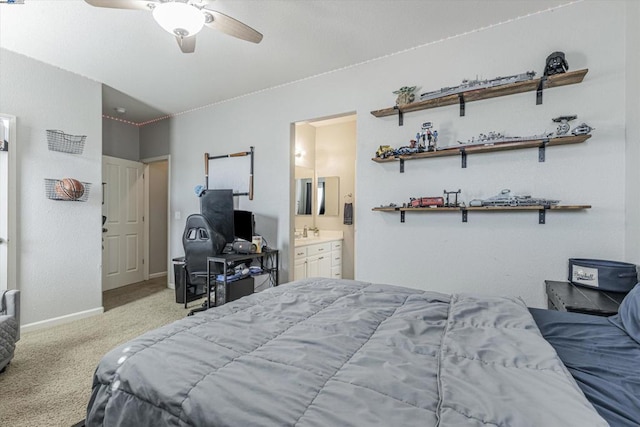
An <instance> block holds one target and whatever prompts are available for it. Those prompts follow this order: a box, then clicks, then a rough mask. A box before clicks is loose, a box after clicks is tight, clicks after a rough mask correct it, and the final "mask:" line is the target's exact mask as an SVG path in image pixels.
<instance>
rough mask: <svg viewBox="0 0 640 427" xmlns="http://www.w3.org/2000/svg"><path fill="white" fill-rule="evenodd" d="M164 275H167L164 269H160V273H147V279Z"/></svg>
mask: <svg viewBox="0 0 640 427" xmlns="http://www.w3.org/2000/svg"><path fill="white" fill-rule="evenodd" d="M166 275H167V272H166V271H161V272H160V273H149V279H155V278H157V277H162V276H166Z"/></svg>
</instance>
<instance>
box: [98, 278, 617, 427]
mask: <svg viewBox="0 0 640 427" xmlns="http://www.w3.org/2000/svg"><path fill="white" fill-rule="evenodd" d="M86 421H87V426H95V425H105V426H136V427H137V426H144V425H148V426H187V425H189V426H198V427H200V426H225V425H226V426H243V427H244V426H290V425H299V426H321V427H326V426H372V425H384V426H414V425H419V426H483V427H486V426H518V427H522V426H536V427H537V426H582V427H585V426H603V425H607V424H606V422H605V421H604V420H603V419H602V418H600V416H599V415H598V414H597V413H596V412H595V410H594V409H593V407H592V406H591V404H590V403H589V402H588V401H587V400H586V399H585V397H584V395H583V394H582V392H581V391H580V389H579V388H578V387H577V386H576V383H575V381H574V380H573V378H572V377H571V375H570V374H569V373H568V371H567V370H566V368H565V367H564V365H563V364H562V362H561V361H560V360H559V358H558V356H557V355H556V353H555V351H554V350H553V348H552V347H551V346H550V345H549V344H548V343H547V342H546V341H545V340H544V339H543V338H542V336H541V335H540V332H539V331H538V328H537V327H536V325H535V323H534V321H533V319H532V317H531V315H530V314H529V312H528V310H527V308H526V307H525V305H524V303H523V302H522V301H521V300H518V299H510V298H501V297H486V296H478V295H468V294H456V295H452V296H448V295H443V294H439V293H434V292H423V291H418V290H415V289H408V288H403V287H397V286H389V285H377V284H370V283H363V282H357V281H349V280H329V279H309V280H304V281H299V282H294V283H291V284H287V285H282V286H279V287H277V288H273V289H269V290H268V291H264V292H261V293H258V294H254V295H251V296H249V297H245V298H242V299H240V300H237V301H234V302H232V303H228V304H226V305H224V306H222V307H218V308H215V309H211V310H208V311H206V312H203V313H200V314H197V315H196V316H193V317H188V318H185V319H183V320H180V321H178V322H175V323H173V324H170V325H167V326H165V327H163V328H160V329H157V330H155V331H152V332H149V333H147V334H145V335H143V336H141V337H139V338H137V339H135V340H133V341H131V342H129V343H127V344H125V345H122V346H120V347H118V348H116V349H114V350H112V351H111V352H110V353H108V354H107V355H106V356H105V357H104V358H103V360H102V361H101V362H100V364H99V366H98V368H97V370H96V373H95V377H94V385H93V392H92V396H91V400H90V402H89V406H88V410H87V420H86Z"/></svg>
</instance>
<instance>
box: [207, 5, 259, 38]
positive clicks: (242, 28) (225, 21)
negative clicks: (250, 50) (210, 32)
mask: <svg viewBox="0 0 640 427" xmlns="http://www.w3.org/2000/svg"><path fill="white" fill-rule="evenodd" d="M202 11H203V12H205V13H208V14H210V15H211V17H212V18H213V21H211V22H206V21H205V24H204V25H206V26H208V27H210V28H213V29H214V30H218V31H222V32H223V33H225V34H228V35H230V36H233V37H237V38H239V39H242V40H246V41H248V42H252V43H260V41H261V40H262V34H260V33H259V32H257V31H256V30H254V29H253V28H251V27H250V26H248V25H246V24H243V23H242V22H240V21H238V20H236V19H233V18H232V17H230V16H227V15H225V14H224V13H220V12H217V11H215V10H211V9H207V8H204V9H202ZM207 21H209V19H207Z"/></svg>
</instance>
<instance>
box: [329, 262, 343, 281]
mask: <svg viewBox="0 0 640 427" xmlns="http://www.w3.org/2000/svg"><path fill="white" fill-rule="evenodd" d="M331 278H333V279H342V266H341V265H339V266H336V267H331Z"/></svg>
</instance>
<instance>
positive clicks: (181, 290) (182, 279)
mask: <svg viewBox="0 0 640 427" xmlns="http://www.w3.org/2000/svg"><path fill="white" fill-rule="evenodd" d="M173 275H174V283H175V291H176V302H177V303H178V304H185V306H186V304H187V303H188V302H191V301H194V300H197V299H199V298H202V297H204V296H206V295H207V289H206V288H207V287H206V286H205V285H192V284H191V283H189V278H188V277H187V268H186V265H185V260H184V257H178V258H173ZM185 288H186V289H185ZM185 294H186V296H187V300H186V301H185Z"/></svg>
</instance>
